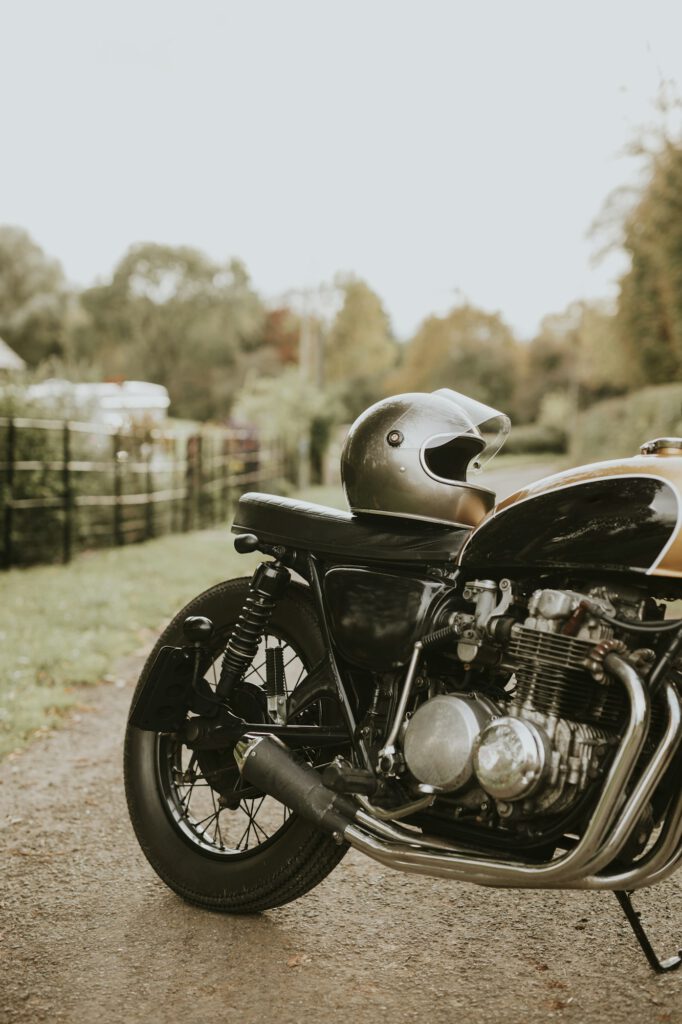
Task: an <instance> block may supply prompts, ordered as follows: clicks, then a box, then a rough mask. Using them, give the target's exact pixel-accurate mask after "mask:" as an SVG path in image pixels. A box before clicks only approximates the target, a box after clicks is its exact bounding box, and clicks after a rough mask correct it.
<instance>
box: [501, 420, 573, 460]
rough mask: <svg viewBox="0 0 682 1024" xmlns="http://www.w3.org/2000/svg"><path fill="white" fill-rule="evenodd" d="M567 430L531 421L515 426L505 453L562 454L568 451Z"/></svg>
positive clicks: (505, 446) (506, 443)
mask: <svg viewBox="0 0 682 1024" xmlns="http://www.w3.org/2000/svg"><path fill="white" fill-rule="evenodd" d="M566 446H567V437H566V432H565V431H564V430H562V429H561V428H560V427H556V426H552V425H549V424H542V423H529V424H526V425H524V426H520V427H514V428H513V429H512V432H511V434H510V435H509V437H508V438H507V440H506V442H505V445H504V448H503V452H504V454H505V455H521V454H529V455H541V454H543V453H547V454H552V455H556V454H562V453H563V452H565V451H566Z"/></svg>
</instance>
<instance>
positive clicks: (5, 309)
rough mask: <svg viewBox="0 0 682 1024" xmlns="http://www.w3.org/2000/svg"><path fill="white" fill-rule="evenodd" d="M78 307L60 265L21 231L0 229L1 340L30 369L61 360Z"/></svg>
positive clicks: (25, 232)
mask: <svg viewBox="0 0 682 1024" xmlns="http://www.w3.org/2000/svg"><path fill="white" fill-rule="evenodd" d="M76 307H77V303H76V301H75V299H74V297H73V296H72V295H70V293H69V291H68V289H67V287H66V282H65V279H64V274H63V272H62V268H61V266H60V264H59V262H58V261H57V260H54V259H51V258H50V257H48V256H46V255H45V253H44V252H43V250H42V249H41V248H40V246H39V245H37V244H36V243H35V242H34V241H33V239H32V238H31V237H30V235H29V234H28V232H27V231H24V230H23V228H18V227H11V226H9V225H5V226H0V337H1V338H3V339H4V341H6V342H7V344H8V345H10V346H11V348H13V349H14V350H15V352H17V353H18V354H19V355H20V356H21V357H22V359H24V360H25V361H26V363H28V364H29V365H30V366H35V365H37V364H38V363H40V362H41V361H42V360H43V359H47V358H49V357H50V356H63V355H65V354H66V352H67V349H68V334H69V328H70V325H71V323H72V322H75V320H76V319H77V313H76Z"/></svg>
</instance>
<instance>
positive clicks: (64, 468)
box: [0, 417, 281, 568]
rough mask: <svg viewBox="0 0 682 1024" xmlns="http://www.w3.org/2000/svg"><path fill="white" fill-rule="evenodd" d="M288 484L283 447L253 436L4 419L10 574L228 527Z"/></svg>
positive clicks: (1, 481)
mask: <svg viewBox="0 0 682 1024" xmlns="http://www.w3.org/2000/svg"><path fill="white" fill-rule="evenodd" d="M280 474H281V458H280V453H279V451H278V447H277V445H276V444H274V443H265V442H263V443H261V441H260V440H259V438H258V435H257V434H256V433H255V432H254V431H251V430H246V429H230V428H217V427H215V428H214V427H210V428H208V427H207V428H203V429H201V430H191V429H183V428H174V429H172V430H167V429H156V428H154V429H144V430H131V431H121V430H116V429H115V428H112V427H108V426H105V425H100V424H93V423H76V422H63V421H61V420H43V419H27V418H19V417H16V418H11V419H7V418H0V517H1V520H2V549H1V556H0V557H1V561H2V566H3V567H4V568H9V567H11V566H14V565H31V564H35V563H39V562H56V561H62V562H68V561H69V560H70V558H71V557H72V555H73V554H74V553H75V552H76V551H79V550H84V549H88V548H96V547H109V546H112V545H116V544H130V543H134V542H136V541H141V540H145V539H148V538H150V537H156V536H159V535H161V534H164V533H177V532H180V531H183V530H193V529H199V528H201V527H204V526H210V525H212V524H215V523H219V522H224V521H225V520H227V519H228V518H229V516H230V513H231V510H232V508H233V506H234V503H235V501H236V500H237V498H238V497H239V494H241V493H242V492H243V491H244V490H248V489H249V488H258V487H265V488H267V487H268V486H271V485H272V484H273V483H274V482H275V481H276V480H277V479H278V477H279V476H280Z"/></svg>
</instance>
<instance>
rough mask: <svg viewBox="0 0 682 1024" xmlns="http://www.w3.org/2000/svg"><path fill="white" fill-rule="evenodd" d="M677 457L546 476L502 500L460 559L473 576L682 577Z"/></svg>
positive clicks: (681, 481)
mask: <svg viewBox="0 0 682 1024" xmlns="http://www.w3.org/2000/svg"><path fill="white" fill-rule="evenodd" d="M680 485H682V458H680V457H675V458H673V457H670V456H638V457H636V458H633V459H624V460H619V461H614V462H602V463H596V464H595V465H593V466H585V467H581V468H579V469H574V470H569V471H567V472H565V473H558V474H557V475H556V476H551V477H546V478H545V479H544V480H539V481H538V482H537V483H535V484H532V485H531V486H530V487H527V488H524V489H523V490H521V491H517V492H516V494H513V495H512V496H511V497H509V498H507V499H506V500H505V501H503V502H501V503H500V504H499V505H497V506H496V508H495V509H494V510H493V512H492V514H491V515H490V516H489V517H488V518H487V519H486V520H485V521H484V522H483V523H482V524H481V526H479V527H478V529H476V530H475V531H474V532H473V534H472V535H471V536H470V538H469V540H468V541H467V543H466V544H465V546H464V548H463V550H462V554H461V557H460V564H461V565H462V567H463V568H465V569H467V570H470V571H474V570H475V571H476V572H477V573H481V572H488V573H491V574H492V573H493V572H494V573H495V574H498V575H499V573H501V572H502V573H503V572H508V571H512V572H532V571H534V570H535V569H539V570H542V571H551V570H554V569H557V570H559V569H560V570H569V571H577V572H579V573H581V574H584V573H585V572H591V571H593V570H595V569H597V570H602V571H608V572H617V573H624V572H635V573H642V574H652V575H657V576H671V577H682V538H681V537H680Z"/></svg>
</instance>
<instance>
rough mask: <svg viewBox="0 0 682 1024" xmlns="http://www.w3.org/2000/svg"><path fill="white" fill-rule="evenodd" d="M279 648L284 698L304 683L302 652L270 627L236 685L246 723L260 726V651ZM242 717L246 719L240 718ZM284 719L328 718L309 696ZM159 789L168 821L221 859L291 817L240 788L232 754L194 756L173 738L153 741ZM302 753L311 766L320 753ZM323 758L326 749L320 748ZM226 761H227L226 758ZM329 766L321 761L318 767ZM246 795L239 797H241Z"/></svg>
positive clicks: (264, 839) (216, 669) (220, 650)
mask: <svg viewBox="0 0 682 1024" xmlns="http://www.w3.org/2000/svg"><path fill="white" fill-rule="evenodd" d="M230 632H231V630H230V629H229V628H227V627H225V628H223V629H221V631H220V633H219V635H218V636H216V637H215V639H214V641H213V642H214V643H215V645H216V646H215V648H214V649H213V650H214V653H213V657H212V663H211V665H210V666H208V667H207V671H206V674H205V679H206V681H207V682H208V685H209V686H211V688H212V689H213V690H215V689H216V688H217V686H218V680H219V677H220V667H221V661H222V657H223V654H224V650H225V646H226V644H227V640H228V637H229V635H230ZM275 645H276V646H277V647H278V648H279V649H280V650H281V651H282V663H283V666H284V669H285V671H284V694H285V696H286V697H287V699H289V700H290V699H291V695H292V694H293V692H294V691H295V690H296V689H297V687H299V686H300V685H301V684H302V683H303V682H305V680H306V679H307V678H308V674H309V671H310V664H309V663H308V661H307V659H306V657H305V656H304V654H303V652H302V651H301V650H300V649H299V648H298V647H297V646H295V645H294V644H293V643H291V642H289V641H288V640H285V639H284V638H283V637H280V636H278V635H277V633H276V632H274V630H272V629H271V630H269V631H268V632H266V634H265V635H264V636H263V638H262V640H261V643H260V645H259V651H258V653H257V655H256V657H255V658H254V659H253V662H252V664H251V665H250V666H249V668H248V669H247V671H246V673H245V675H244V677H243V680H244V681H245V682H246V688H247V689H246V690H245V692H246V693H248V694H249V697H248V698H247V703H246V704H245V708H246V709H252V710H249V711H248V719H247V720H249V721H254V720H255V721H257V722H260V721H261V718H260V717H257V715H261V714H262V715H263V716H264V717H263V719H262V720H263V721H267V714H266V712H265V708H264V707H263V708H262V710H258V711H257V710H256V709H257V708H260V707H261V705H260V704H259V703H257V704H256V705H255V706H254V704H253V700H254V697H255V698H256V700H257V701H260V700H262V697H260V698H259V697H258V696H257V695H258V693H259V692H260V693H261V694H262V692H263V688H264V686H266V684H267V672H266V664H267V659H266V657H265V653H264V652H265V651H267V650H268V649H269V648H273V649H275ZM245 717H246V716H245ZM288 720H289V721H295V722H300V723H302V724H306V725H322V724H323V722H325V723H326V721H327V719H326V716H325V714H324V709H323V704H322V696H321V695H320V694H318V695H317V697H316V698H314V699H310V700H309V702H307V703H305V704H304V705H303V706H302V707H299V709H298V710H297V711H296V713H295V714H294V715H292V716H291V718H289V719H288ZM157 742H158V744H159V747H158V752H159V753H158V759H157V765H158V770H159V771H160V777H159V781H160V786H161V791H162V793H163V794H164V797H165V799H166V801H167V804H168V807H169V809H170V812H171V815H172V819H173V821H174V822H175V824H176V827H177V828H178V829H180V830H181V831H182V833H183V834H184V836H185V837H186V838H188V839H189V840H190V841H191V842H193V843H194V844H195V845H196V846H197V847H199V848H203V849H204V850H206V851H210V852H211V853H212V854H213V855H215V854H219V855H221V856H226V857H229V856H233V857H234V856H250V855H252V854H253V853H254V852H255V851H256V850H258V849H259V848H260V847H261V846H262V845H263V844H265V843H269V842H272V841H275V840H276V838H277V836H278V834H279V832H280V831H281V830H282V829H283V828H284V827H285V826H287V824H288V823H289V822H290V820H291V818H292V814H291V811H290V810H289V808H288V807H286V806H285V805H283V804H280V803H279V802H278V801H275V800H274V799H273V798H271V797H269V796H266V795H265V794H262V795H261V794H255V793H254V790H253V788H252V787H250V786H248V785H247V784H245V783H244V781H243V780H242V778H241V775H240V774H239V772H238V770H237V768H236V766H235V764H234V763H233V762H232V756H231V754H230V753H229V752H228V751H220V750H215V751H209V750H204V751H201V750H200V751H195V750H190V749H188V748H187V747H185V746H184V745H183V744H182V743H181V742H180V741H179V740H177V739H173V738H171V737H168V736H165V737H164V736H160V737H159V738H158V740H157ZM301 752H302V753H303V754H304V756H305V757H306V759H307V760H309V761H310V762H311V763H313V764H315V765H317V766H319V767H324V765H323V764H321V760H322V756H324V755H322V754H321V751H320V750H319V749H316V748H315V745H314V741H311V745H310V746H308V747H306V748H302V749H301ZM324 754H327V751H324ZM226 758H227V759H228V760H226ZM325 763H328V762H325ZM242 791H244V793H249V792H250V793H251V794H252V795H250V796H246V795H244V796H241V792H242Z"/></svg>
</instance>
